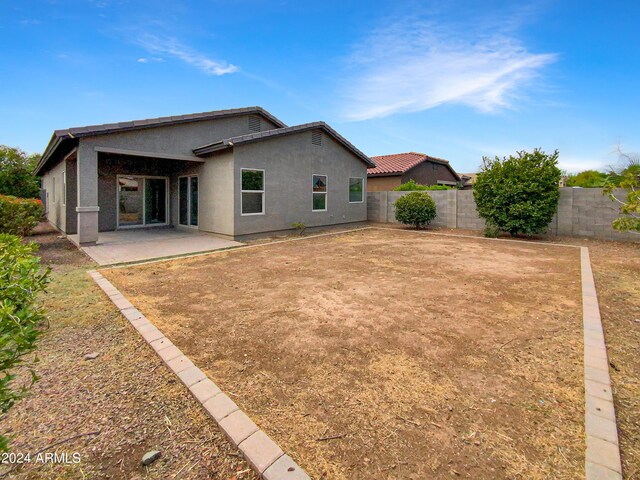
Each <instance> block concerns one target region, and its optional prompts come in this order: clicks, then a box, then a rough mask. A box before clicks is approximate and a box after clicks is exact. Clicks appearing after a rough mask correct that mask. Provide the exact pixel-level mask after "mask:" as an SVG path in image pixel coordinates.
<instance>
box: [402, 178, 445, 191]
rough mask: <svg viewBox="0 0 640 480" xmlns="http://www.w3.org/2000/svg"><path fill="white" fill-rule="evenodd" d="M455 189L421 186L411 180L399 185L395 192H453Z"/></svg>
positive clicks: (440, 186) (443, 186)
mask: <svg viewBox="0 0 640 480" xmlns="http://www.w3.org/2000/svg"><path fill="white" fill-rule="evenodd" d="M453 188H454V187H449V186H447V185H421V184H419V183H416V182H415V180H413V179H410V180H409V181H408V182H406V183H403V184H401V185H398V186H397V187H396V188H394V189H393V190H394V191H396V192H418V191H422V190H451V189H453Z"/></svg>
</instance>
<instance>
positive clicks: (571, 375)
mask: <svg viewBox="0 0 640 480" xmlns="http://www.w3.org/2000/svg"><path fill="white" fill-rule="evenodd" d="M579 267H580V264H579V250H578V249H572V248H563V247H556V246H550V245H549V246H541V245H531V244H526V243H524V242H523V243H510V242H509V243H507V242H489V241H484V240H481V239H469V238H467V239H460V238H451V237H443V236H433V235H425V234H421V233H415V232H399V231H393V230H362V231H358V232H354V233H346V234H340V235H335V236H327V237H320V238H310V239H304V240H301V241H295V242H286V243H279V244H274V245H266V246H259V247H255V248H250V249H240V250H234V251H227V252H220V253H217V254H212V255H208V256H201V257H195V258H192V259H183V260H175V261H168V262H163V263H155V264H148V265H141V266H135V267H128V268H122V269H114V270H103V271H102V273H103V275H104V276H105V277H107V278H108V279H109V280H111V281H112V282H113V283H114V284H115V285H116V286H117V287H118V288H119V289H121V290H122V291H123V293H124V294H125V295H127V296H128V298H129V299H130V300H131V301H132V302H133V303H134V304H135V305H136V306H138V307H139V308H140V310H142V311H143V312H144V313H145V315H146V316H147V317H148V318H149V319H150V320H151V321H153V322H154V323H156V324H157V326H158V327H159V328H161V329H162V330H163V331H164V332H165V334H167V336H169V338H171V340H172V341H174V343H176V344H177V345H178V346H179V347H180V348H181V349H182V350H183V351H184V352H185V353H186V354H187V355H189V356H190V357H191V358H192V359H193V360H194V361H195V363H196V364H197V365H198V366H200V368H202V369H203V370H205V371H206V372H207V374H208V375H209V376H210V377H211V378H212V379H213V380H214V381H215V382H216V383H218V384H219V386H220V387H221V388H222V389H223V390H224V391H225V392H226V393H227V394H229V395H230V396H231V397H232V398H233V399H234V401H236V403H238V405H239V406H240V407H241V408H242V409H244V410H245V411H246V412H247V413H248V414H249V415H250V416H251V417H252V418H253V419H254V420H255V421H256V422H257V423H258V424H259V425H260V427H262V428H263V429H264V430H265V431H266V432H267V433H268V434H270V435H271V436H272V437H273V438H274V440H275V441H276V442H278V443H279V444H280V445H281V446H282V447H283V449H284V450H285V451H286V452H287V453H289V454H291V455H292V456H293V457H294V459H295V460H296V461H298V462H299V463H300V465H301V466H302V467H303V468H305V469H306V470H307V471H308V472H309V473H310V474H311V475H312V476H313V477H314V478H331V479H339V478H349V479H370V478H380V479H382V478H398V479H400V478H402V479H423V478H451V477H452V476H453V477H456V476H457V477H461V478H474V479H478V478H486V479H489V478H490V479H500V478H504V479H506V478H526V479H538V478H555V479H574V478H580V477H582V476H583V475H584V473H583V462H584V440H583V435H584V428H583V420H584V418H583V416H584V412H583V383H582V379H583V377H582V375H583V370H582V325H581V298H580V268H579Z"/></svg>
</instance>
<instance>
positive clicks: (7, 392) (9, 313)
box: [0, 234, 49, 451]
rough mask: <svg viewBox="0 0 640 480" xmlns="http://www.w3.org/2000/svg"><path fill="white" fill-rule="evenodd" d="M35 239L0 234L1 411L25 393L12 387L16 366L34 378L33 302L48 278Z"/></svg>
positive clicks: (3, 446)
mask: <svg viewBox="0 0 640 480" xmlns="http://www.w3.org/2000/svg"><path fill="white" fill-rule="evenodd" d="M37 249H38V245H37V244H35V243H27V244H25V243H22V240H21V239H20V237H17V236H15V235H6V234H0V414H4V413H6V412H7V411H8V410H9V409H10V408H11V407H12V406H13V405H14V404H15V402H16V401H17V400H19V399H20V398H22V397H24V396H25V395H26V393H27V391H28V388H29V386H26V385H22V386H20V387H19V388H14V386H13V381H14V380H15V379H16V376H17V375H16V369H17V368H18V367H20V366H26V367H27V368H28V369H29V372H30V373H31V384H33V382H35V381H36V380H37V378H38V377H37V376H36V374H35V372H34V370H33V368H32V367H33V364H34V363H35V362H36V361H37V359H34V360H30V361H28V360H26V356H27V355H28V354H29V353H31V352H33V351H34V350H35V348H36V342H37V340H38V337H39V336H40V334H41V332H42V329H41V326H42V323H43V322H44V320H45V316H44V312H43V311H42V309H41V308H40V307H39V306H38V305H37V304H36V297H37V295H38V293H40V292H42V291H43V290H44V289H45V287H46V284H47V282H48V278H49V270H48V269H47V270H45V271H43V270H42V268H41V265H40V258H39V257H37V256H35V255H34V253H35V252H36V250H37ZM7 449H8V439H7V438H6V437H4V436H2V435H1V434H0V451H5V450H7Z"/></svg>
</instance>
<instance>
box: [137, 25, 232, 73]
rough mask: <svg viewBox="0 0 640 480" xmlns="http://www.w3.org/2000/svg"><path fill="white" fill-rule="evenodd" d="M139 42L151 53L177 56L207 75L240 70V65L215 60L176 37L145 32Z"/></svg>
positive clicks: (145, 59)
mask: <svg viewBox="0 0 640 480" xmlns="http://www.w3.org/2000/svg"><path fill="white" fill-rule="evenodd" d="M138 43H139V44H140V45H141V46H142V47H143V48H144V49H145V50H147V51H148V52H149V53H151V54H154V55H164V56H168V57H173V58H177V59H178V60H181V61H183V62H185V63H187V64H189V65H191V66H193V67H195V68H197V69H199V70H201V71H202V72H204V73H206V74H207V75H225V74H228V73H233V72H237V71H238V67H236V66H235V65H232V64H230V63H227V62H226V61H223V60H214V59H212V58H210V57H208V56H207V55H205V54H203V53H200V52H197V51H195V50H194V49H192V48H190V47H188V46H186V45H184V44H182V43H181V42H179V41H178V40H176V39H175V38H170V37H158V36H155V35H150V34H145V35H142V36H141V37H140V38H139V40H138ZM158 58H159V57H158ZM140 60H144V61H143V62H141V63H145V61H149V60H150V59H147V58H142V59H139V60H138V61H140Z"/></svg>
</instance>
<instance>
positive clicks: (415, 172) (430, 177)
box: [367, 152, 460, 192]
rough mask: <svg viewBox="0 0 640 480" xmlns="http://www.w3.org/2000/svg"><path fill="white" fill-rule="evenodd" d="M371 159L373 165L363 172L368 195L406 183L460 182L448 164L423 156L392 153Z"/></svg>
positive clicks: (453, 184)
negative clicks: (365, 172) (365, 176)
mask: <svg viewBox="0 0 640 480" xmlns="http://www.w3.org/2000/svg"><path fill="white" fill-rule="evenodd" d="M371 159H372V160H373V161H374V162H375V164H376V166H375V167H371V168H369V169H368V170H367V178H368V185H367V190H368V191H369V192H380V191H390V190H393V189H394V188H396V187H397V186H399V185H400V184H402V183H406V182H408V181H409V180H414V181H415V182H416V183H419V184H421V185H451V186H455V185H457V184H458V183H459V182H460V177H459V176H458V174H457V173H456V172H455V170H454V169H453V168H452V167H451V165H449V162H448V161H446V160H443V159H441V158H435V157H430V156H429V155H425V154H424V153H416V152H409V153H396V154H393V155H382V156H379V157H371Z"/></svg>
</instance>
